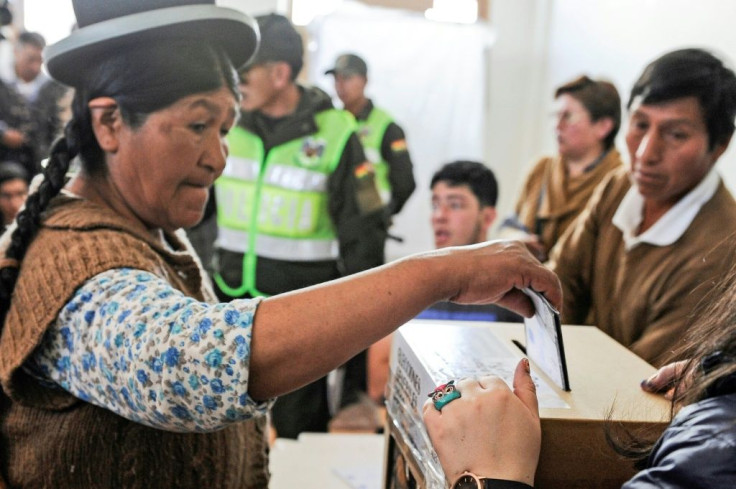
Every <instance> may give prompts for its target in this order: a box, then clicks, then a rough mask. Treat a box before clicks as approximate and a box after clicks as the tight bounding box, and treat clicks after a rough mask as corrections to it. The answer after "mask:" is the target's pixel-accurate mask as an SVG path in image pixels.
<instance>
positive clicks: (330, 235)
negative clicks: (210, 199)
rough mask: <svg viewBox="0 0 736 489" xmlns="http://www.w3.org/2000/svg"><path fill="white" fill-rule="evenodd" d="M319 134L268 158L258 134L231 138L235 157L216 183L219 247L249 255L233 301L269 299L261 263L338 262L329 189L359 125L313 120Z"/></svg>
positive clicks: (334, 117) (238, 131)
mask: <svg viewBox="0 0 736 489" xmlns="http://www.w3.org/2000/svg"><path fill="white" fill-rule="evenodd" d="M315 119H316V122H317V127H318V128H319V129H318V131H317V132H316V133H314V134H310V135H307V136H304V137H299V138H296V139H293V140H291V141H287V142H285V143H283V144H281V145H280V146H276V147H274V148H272V149H271V150H270V151H269V152H268V154H267V155H266V154H265V150H264V148H263V142H262V141H261V139H260V138H259V137H258V136H256V135H255V134H254V133H252V132H250V131H248V130H246V129H243V128H242V127H240V126H236V127H235V128H233V130H232V131H230V134H229V135H228V143H229V145H230V156H229V157H228V159H227V165H226V166H225V170H224V172H223V174H222V176H221V177H220V178H218V179H217V181H216V182H215V192H216V195H217V224H218V227H219V229H218V237H217V245H216V246H217V247H219V248H222V249H225V250H229V251H234V252H238V253H243V272H242V283H241V284H240V285H238V286H235V287H231V286H230V285H228V284H227V283H226V282H225V281H224V279H223V278H222V277H221V276H220V275H219V274H217V275H216V276H215V281H216V282H217V285H218V286H219V287H220V290H222V291H223V292H225V293H226V294H227V295H229V296H231V297H241V296H243V295H244V294H246V293H247V294H250V295H251V296H254V297H255V296H262V295H266V294H263V293H262V292H259V291H258V289H257V284H256V261H257V257H258V256H262V257H265V258H271V259H274V260H288V261H323V260H337V259H338V257H339V245H338V241H337V235H336V233H335V229H334V226H333V223H332V220H331V218H330V215H329V212H328V208H327V205H328V193H327V182H328V180H329V177H330V175H331V174H332V172H333V171H334V170H335V168H336V167H337V165H338V164H339V163H340V157H341V156H342V153H343V150H344V148H345V145H346V144H347V141H348V138H349V137H350V135H351V134H352V133H353V132H354V130H355V120H354V119H353V117H352V116H351V115H350V114H349V113H347V112H344V111H341V110H335V109H331V110H326V111H323V112H320V113H318V114H317V115H316V116H315Z"/></svg>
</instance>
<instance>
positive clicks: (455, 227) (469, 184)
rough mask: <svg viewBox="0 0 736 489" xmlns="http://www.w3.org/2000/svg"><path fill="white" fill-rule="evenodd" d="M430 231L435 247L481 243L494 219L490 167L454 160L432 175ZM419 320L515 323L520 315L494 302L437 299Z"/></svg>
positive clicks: (494, 186) (494, 187) (495, 193)
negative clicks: (474, 303) (480, 302)
mask: <svg viewBox="0 0 736 489" xmlns="http://www.w3.org/2000/svg"><path fill="white" fill-rule="evenodd" d="M430 189H431V190H432V230H433V232H434V244H435V247H436V248H446V247H448V246H465V245H471V244H476V243H482V242H483V241H486V240H487V239H488V238H487V236H488V230H489V229H490V228H491V225H493V222H494V221H495V219H496V200H497V199H498V184H497V183H496V178H495V176H494V175H493V172H492V171H491V169H490V168H488V167H487V166H485V165H484V164H482V163H479V162H476V161H454V162H452V163H448V164H446V165H444V166H443V167H442V168H440V170H439V171H437V173H435V174H434V176H433V177H432V181H431V183H430ZM417 318H420V319H450V320H468V321H501V322H518V321H521V317H520V316H519V315H517V314H514V313H512V312H510V311H508V310H506V309H504V308H502V307H498V306H495V305H492V304H491V305H482V306H472V305H459V304H454V303H452V302H438V303H437V304H435V305H433V306H432V307H430V308H429V309H426V310H424V311H422V312H421V313H420V314H419V315H418V316H417Z"/></svg>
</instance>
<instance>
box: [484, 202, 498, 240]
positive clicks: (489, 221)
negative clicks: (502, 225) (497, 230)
mask: <svg viewBox="0 0 736 489" xmlns="http://www.w3.org/2000/svg"><path fill="white" fill-rule="evenodd" d="M481 217H482V225H483V231H484V234H483V235H484V236H485V235H486V234H487V233H488V230H489V229H490V228H491V226H492V225H493V221H495V220H496V208H495V207H493V206H490V205H488V206H485V207H483V209H482V210H481Z"/></svg>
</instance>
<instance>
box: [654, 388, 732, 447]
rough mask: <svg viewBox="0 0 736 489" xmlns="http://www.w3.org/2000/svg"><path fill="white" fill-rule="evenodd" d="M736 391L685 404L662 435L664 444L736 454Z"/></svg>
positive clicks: (666, 445) (665, 445)
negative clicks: (735, 422) (735, 426)
mask: <svg viewBox="0 0 736 489" xmlns="http://www.w3.org/2000/svg"><path fill="white" fill-rule="evenodd" d="M734 420H736V393H734V394H727V395H721V396H715V397H710V398H707V399H704V400H702V401H699V402H696V403H693V404H690V405H689V406H685V407H684V408H682V409H681V410H680V412H678V413H677V415H676V416H675V418H674V419H673V420H672V423H670V425H669V426H668V427H667V429H666V430H665V433H664V435H663V437H662V442H663V445H664V448H667V447H670V448H677V447H682V446H687V447H689V450H692V451H708V452H721V451H722V450H724V449H725V450H727V451H728V452H727V453H729V454H730V455H729V456H734V455H736V430H734Z"/></svg>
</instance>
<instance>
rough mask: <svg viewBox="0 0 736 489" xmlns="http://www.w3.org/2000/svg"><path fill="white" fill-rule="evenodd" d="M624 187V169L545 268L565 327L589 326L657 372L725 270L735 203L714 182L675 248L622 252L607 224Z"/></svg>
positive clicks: (735, 224)
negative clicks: (558, 286)
mask: <svg viewBox="0 0 736 489" xmlns="http://www.w3.org/2000/svg"><path fill="white" fill-rule="evenodd" d="M630 186H631V184H630V182H629V177H628V173H627V172H626V170H625V169H624V168H621V169H620V170H618V171H615V172H613V173H612V174H611V175H609V177H608V178H607V179H606V180H605V181H604V182H602V183H601V185H600V186H599V187H598V188H597V189H596V191H595V193H594V194H593V196H592V197H591V199H590V202H589V203H588V206H587V207H586V209H585V210H584V211H583V213H582V214H581V215H580V218H579V219H578V221H576V222H575V224H574V226H573V227H571V228H570V229H569V230H568V232H567V233H566V234H565V235H564V236H563V237H562V238H561V239H560V241H559V242H558V243H557V245H556V246H555V248H553V249H552V252H551V255H550V262H549V265H550V266H551V268H552V269H553V270H554V271H555V272H557V274H558V275H559V277H560V281H561V282H562V288H563V301H564V302H563V308H562V320H563V322H564V323H567V324H594V325H596V326H598V328H600V329H601V330H603V331H604V332H605V333H607V334H608V335H610V336H612V337H613V338H614V339H615V340H617V341H618V342H619V343H621V344H623V345H624V346H626V347H628V348H629V349H631V350H632V351H633V352H634V353H636V354H637V355H639V356H640V357H642V358H643V359H645V360H647V361H648V362H650V363H652V364H653V365H655V366H661V365H662V364H663V363H665V362H666V361H667V360H668V357H669V355H670V354H671V352H672V351H674V350H675V348H677V347H678V346H679V345H680V343H681V340H682V338H683V335H684V333H685V332H686V331H687V329H688V328H689V327H690V325H691V324H693V322H695V321H697V311H698V310H699V307H700V306H702V304H701V301H702V300H703V298H704V297H706V295H707V294H708V292H709V291H710V290H711V289H712V288H713V286H714V284H715V283H716V282H717V281H719V280H721V279H722V278H723V277H724V276H725V274H726V273H727V272H728V270H729V269H730V268H731V262H730V260H731V256H732V248H733V242H732V234H733V233H734V231H736V201H734V198H733V197H732V196H731V194H730V193H729V191H728V190H727V189H726V187H725V186H724V185H723V182H721V183H720V186H719V187H718V190H717V191H716V193H715V195H714V196H713V197H712V198H711V199H710V200H709V201H708V202H706V203H705V204H704V205H703V206H702V207H701V209H700V212H698V214H697V215H696V216H695V219H694V220H693V222H692V223H691V224H690V227H689V228H688V229H687V231H685V233H684V234H683V235H682V236H681V237H680V239H679V240H677V241H676V242H675V243H673V244H671V245H669V246H654V245H650V244H646V243H644V244H640V245H638V246H636V247H634V248H632V249H631V250H629V251H628V252H627V251H626V250H625V249H624V242H623V237H622V234H621V231H619V229H618V228H617V227H616V226H615V225H614V224H613V222H612V219H613V215H614V214H615V213H616V210H617V209H618V206H619V204H620V202H621V200H622V199H623V197H624V195H626V192H627V191H628V190H629V187H630Z"/></svg>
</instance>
